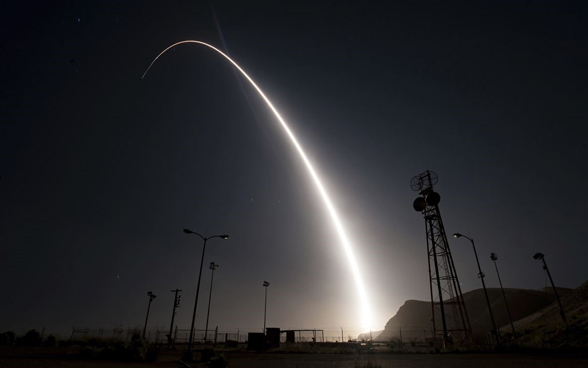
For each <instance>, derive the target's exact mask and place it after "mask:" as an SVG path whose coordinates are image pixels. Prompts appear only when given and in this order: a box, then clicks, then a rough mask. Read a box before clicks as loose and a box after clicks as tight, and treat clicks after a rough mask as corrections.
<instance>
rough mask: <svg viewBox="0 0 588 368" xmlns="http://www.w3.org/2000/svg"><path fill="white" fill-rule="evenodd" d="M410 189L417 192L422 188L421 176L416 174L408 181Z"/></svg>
mask: <svg viewBox="0 0 588 368" xmlns="http://www.w3.org/2000/svg"><path fill="white" fill-rule="evenodd" d="M410 189H412V190H413V191H415V192H418V191H420V190H421V189H423V178H421V176H420V175H417V176H415V177H414V178H412V180H411V181H410Z"/></svg>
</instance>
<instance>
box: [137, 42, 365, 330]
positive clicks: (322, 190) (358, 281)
mask: <svg viewBox="0 0 588 368" xmlns="http://www.w3.org/2000/svg"><path fill="white" fill-rule="evenodd" d="M184 43H196V44H200V45H203V46H206V47H209V48H211V49H213V50H214V51H216V52H218V53H219V54H221V55H222V56H224V57H225V58H226V59H227V60H228V61H230V62H231V64H233V65H234V66H235V68H237V69H238V70H239V71H240V72H241V74H243V76H244V77H245V78H247V80H248V81H249V83H251V85H252V86H253V87H254V88H255V89H256V90H257V92H258V93H259V95H260V96H261V97H262V98H263V99H264V100H265V102H266V103H267V105H268V106H269V108H270V109H271V110H272V112H273V113H274V115H275V116H276V118H277V119H278V121H279V122H280V124H281V125H282V127H283V128H284V130H285V131H286V134H287V135H288V137H290V140H292V143H293V144H294V146H295V147H296V149H297V150H298V153H299V154H300V157H301V158H302V161H304V164H305V165H306V168H307V169H308V172H309V173H310V176H312V179H313V180H314V183H315V185H316V187H317V189H318V191H319V193H320V194H321V197H322V198H323V201H324V202H325V205H326V206H327V209H328V211H329V214H330V215H331V219H332V221H333V224H334V225H335V228H336V229H337V233H338V234H339V238H340V239H341V243H342V245H343V249H344V250H345V254H346V255H347V259H348V260H349V265H350V266H351V270H352V272H353V277H354V279H355V284H356V286H357V293H358V294H359V299H360V302H361V309H362V313H361V314H362V315H361V321H362V327H363V328H367V329H369V328H371V327H372V312H371V309H370V305H369V302H368V299H367V296H366V292H365V288H364V286H363V281H362V279H361V275H360V274H359V268H358V267H357V261H356V259H355V256H354V255H353V250H352V249H351V244H350V243H349V239H347V235H346V234H345V231H344V230H343V225H342V224H341V221H340V220H339V216H338V215H337V212H336V211H335V208H334V207H333V205H332V203H331V200H330V199H329V196H328V194H327V192H326V191H325V188H324V187H323V185H322V183H321V181H320V179H319V177H318V175H317V174H316V172H315V171H314V168H313V167H312V164H311V163H310V161H309V160H308V158H307V157H306V154H305V153H304V151H303V150H302V147H301V146H300V144H299V143H298V141H297V140H296V137H295V136H294V134H293V133H292V132H291V131H290V128H289V127H288V125H287V124H286V122H285V121H284V119H282V117H281V116H280V114H279V113H278V111H277V110H276V108H275V107H274V105H272V103H271V102H270V100H269V99H268V98H267V97H266V96H265V94H264V93H263V92H262V90H261V89H260V88H259V87H258V86H257V84H255V82H254V81H253V79H251V78H250V77H249V75H247V73H245V71H244V70H243V69H241V67H240V66H239V65H237V63H236V62H234V61H233V60H232V59H231V58H230V57H228V56H227V55H226V54H225V53H223V52H222V51H221V50H219V49H217V48H216V47H214V46H212V45H209V44H207V43H205V42H202V41H196V40H185V41H180V42H176V43H174V44H173V45H171V46H169V47H167V48H166V49H165V50H163V51H162V52H161V53H160V54H159V55H157V57H156V58H155V59H153V61H152V62H151V64H149V67H148V68H147V70H146V71H145V73H144V74H143V77H141V78H145V76H146V75H147V72H148V71H149V69H151V67H152V66H153V64H154V63H155V62H156V61H157V59H159V58H160V57H161V55H163V54H165V53H166V52H167V51H168V50H169V49H171V48H173V47H176V46H178V45H181V44H184Z"/></svg>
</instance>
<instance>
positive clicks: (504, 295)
mask: <svg viewBox="0 0 588 368" xmlns="http://www.w3.org/2000/svg"><path fill="white" fill-rule="evenodd" d="M490 259H491V260H492V261H494V268H496V275H498V282H499V283H500V290H502V297H503V298H504V304H505V305H506V311H507V312H508V319H509V320H510V327H511V328H512V333H513V335H516V334H517V333H516V331H515V328H514V323H512V316H511V315H510V308H508V302H507V301H506V294H505V293H504V288H503V287H502V280H501V279H500V273H499V272H498V266H497V265H496V260H497V259H498V256H497V255H496V253H492V254H490Z"/></svg>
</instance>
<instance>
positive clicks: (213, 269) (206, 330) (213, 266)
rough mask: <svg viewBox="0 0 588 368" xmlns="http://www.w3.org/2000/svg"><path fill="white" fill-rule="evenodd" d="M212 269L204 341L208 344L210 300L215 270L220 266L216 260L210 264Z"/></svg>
mask: <svg viewBox="0 0 588 368" xmlns="http://www.w3.org/2000/svg"><path fill="white" fill-rule="evenodd" d="M208 268H210V269H211V270H212V277H211V278H210V293H208V312H206V327H205V328H204V343H205V344H206V339H207V338H208V336H207V335H208V318H209V317H210V302H211V301H212V283H213V281H214V271H215V270H216V269H217V268H218V265H217V264H216V263H214V262H210V266H208Z"/></svg>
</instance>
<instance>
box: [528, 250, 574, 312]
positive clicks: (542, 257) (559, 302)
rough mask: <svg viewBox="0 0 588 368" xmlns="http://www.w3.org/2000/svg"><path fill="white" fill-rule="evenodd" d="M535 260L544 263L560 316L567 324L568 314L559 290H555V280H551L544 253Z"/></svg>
mask: <svg viewBox="0 0 588 368" xmlns="http://www.w3.org/2000/svg"><path fill="white" fill-rule="evenodd" d="M533 258H535V259H540V260H541V261H543V269H544V270H545V272H547V276H549V281H550V282H551V287H552V288H553V293H554V294H555V299H557V304H558V305H559V315H560V316H561V319H563V321H564V322H566V323H567V319H566V314H565V312H564V309H563V306H562V305H561V301H560V300H559V294H558V293H557V289H556V288H555V284H554V283H553V279H552V278H551V273H550V272H549V268H547V263H546V262H545V255H544V254H543V253H535V255H534V256H533Z"/></svg>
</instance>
